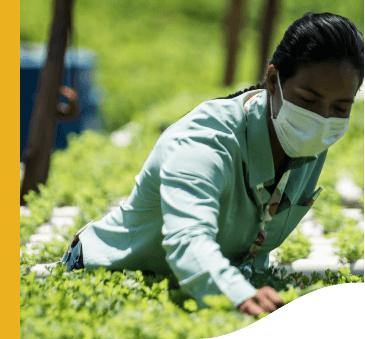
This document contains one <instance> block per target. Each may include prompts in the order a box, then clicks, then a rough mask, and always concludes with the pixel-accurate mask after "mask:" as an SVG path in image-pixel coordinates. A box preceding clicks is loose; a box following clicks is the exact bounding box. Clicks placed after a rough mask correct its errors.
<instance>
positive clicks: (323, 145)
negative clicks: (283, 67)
mask: <svg viewBox="0 0 365 339" xmlns="http://www.w3.org/2000/svg"><path fill="white" fill-rule="evenodd" d="M278 83H279V89H280V94H281V100H282V102H283V104H282V105H281V107H280V110H279V113H278V116H277V118H276V119H274V116H273V110H272V95H270V107H271V119H272V121H273V124H274V127H275V131H276V134H277V136H278V139H279V141H280V144H281V147H282V148H283V149H284V152H285V153H286V154H287V155H288V156H289V157H291V158H295V157H307V156H314V155H317V154H319V153H321V152H323V151H324V150H326V149H327V148H328V147H330V146H331V145H332V144H334V143H335V142H336V141H337V140H339V139H340V138H341V137H342V136H343V135H344V134H345V132H346V131H347V130H348V129H349V122H350V118H351V117H348V118H332V117H331V118H324V117H322V116H320V115H318V114H317V113H314V112H311V111H308V110H306V109H304V108H302V107H299V106H297V105H294V104H292V103H291V102H289V101H286V100H284V97H283V93H282V90H281V85H280V79H279V72H278Z"/></svg>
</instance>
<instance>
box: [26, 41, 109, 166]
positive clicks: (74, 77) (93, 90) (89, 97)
mask: <svg viewBox="0 0 365 339" xmlns="http://www.w3.org/2000/svg"><path fill="white" fill-rule="evenodd" d="M46 57H47V45H44V44H39V43H28V42H21V43H20V161H23V151H24V149H25V147H26V143H27V138H28V132H29V125H30V124H29V122H30V119H31V115H32V112H33V108H34V105H35V99H36V94H37V90H38V88H39V85H40V84H39V83H38V80H39V79H40V71H41V69H42V66H43V64H44V62H45V60H46ZM94 62H95V55H94V53H93V52H92V51H91V50H87V49H76V48H72V47H71V48H68V49H67V51H66V55H65V64H64V72H63V81H62V84H63V85H64V86H68V87H72V88H74V89H76V91H77V93H78V99H79V109H80V115H79V117H78V118H75V119H73V120H69V121H61V120H58V121H57V123H56V130H55V134H54V141H53V147H54V148H66V147H67V139H66V135H67V134H68V133H70V132H74V133H78V134H79V133H80V132H81V131H82V130H84V129H93V130H97V131H100V130H102V129H103V127H104V126H103V121H102V119H101V116H100V113H99V109H98V106H99V104H100V100H99V95H98V94H99V93H100V89H99V88H97V87H95V86H93V84H92V82H93V78H92V75H93V66H94ZM59 101H60V102H67V101H66V99H65V98H64V97H63V96H60V99H59Z"/></svg>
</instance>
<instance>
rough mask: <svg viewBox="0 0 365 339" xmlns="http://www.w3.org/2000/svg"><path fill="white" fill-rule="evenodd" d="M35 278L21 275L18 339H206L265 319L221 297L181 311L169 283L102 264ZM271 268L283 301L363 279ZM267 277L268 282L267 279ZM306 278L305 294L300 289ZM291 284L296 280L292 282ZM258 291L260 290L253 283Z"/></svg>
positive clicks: (342, 271)
mask: <svg viewBox="0 0 365 339" xmlns="http://www.w3.org/2000/svg"><path fill="white" fill-rule="evenodd" d="M51 271H52V272H53V274H52V275H49V276H48V277H47V278H45V279H41V280H37V279H36V275H35V272H34V273H30V274H24V272H22V273H21V275H20V284H21V290H20V309H21V312H20V326H21V337H22V338H37V339H42V338H49V336H52V337H53V338H104V337H108V338H109V337H110V338H123V339H124V338H131V339H134V338H156V339H157V338H196V339H198V338H206V337H214V336H219V335H224V334H227V333H231V332H233V331H236V330H238V329H241V328H243V327H245V326H247V325H249V324H251V323H253V322H255V321H258V320H260V319H262V318H263V317H265V316H266V315H267V314H268V313H263V314H261V315H260V316H259V317H257V318H255V317H252V316H246V317H244V316H243V315H242V314H240V313H239V312H237V311H236V309H235V308H234V307H233V305H232V303H231V301H230V300H229V299H228V298H227V297H226V296H225V295H210V296H206V297H205V298H204V301H205V302H206V303H207V305H209V306H210V307H208V308H204V309H198V307H197V304H196V302H195V300H193V299H190V298H187V299H186V296H185V297H184V298H185V300H184V302H183V307H182V306H180V305H178V304H177V303H175V302H173V301H172V300H171V299H170V295H171V294H170V293H171V292H173V291H175V292H176V291H177V290H176V289H173V288H172V287H171V286H170V281H169V278H167V277H164V276H161V275H158V276H156V277H155V276H151V275H145V274H143V273H142V272H141V271H129V270H123V272H118V271H115V272H112V271H109V270H106V269H105V268H103V267H100V268H98V269H97V270H94V271H92V272H88V271H86V270H85V269H82V270H76V271H72V272H70V273H67V272H66V267H65V265H62V264H60V265H58V266H57V267H55V268H53V269H51ZM277 273H278V270H277V269H273V268H269V269H268V270H266V271H265V272H264V273H263V274H260V275H261V276H263V277H265V279H267V280H270V281H276V282H277V283H278V284H277V286H276V287H277V291H278V292H279V295H280V296H281V297H282V299H283V301H284V303H285V304H287V303H289V302H291V301H292V300H295V299H297V298H299V297H301V296H302V295H304V294H307V293H310V292H312V291H314V290H317V289H319V288H322V287H325V286H329V285H333V284H339V283H356V282H360V283H361V282H363V281H364V278H363V276H353V275H351V272H350V270H349V269H346V268H343V269H340V270H339V272H338V273H334V272H332V271H331V270H327V271H326V277H325V278H322V277H321V275H319V274H317V273H315V272H314V273H313V274H312V279H311V281H309V279H308V278H306V277H303V274H302V273H296V274H291V275H288V276H286V277H285V278H283V277H279V276H278V275H277ZM269 277H271V279H268V278H269ZM305 278H306V279H307V284H306V286H305V288H304V289H302V288H300V287H299V284H302V283H303V281H305ZM294 281H296V282H294ZM255 287H256V288H260V287H259V286H258V285H257V284H255Z"/></svg>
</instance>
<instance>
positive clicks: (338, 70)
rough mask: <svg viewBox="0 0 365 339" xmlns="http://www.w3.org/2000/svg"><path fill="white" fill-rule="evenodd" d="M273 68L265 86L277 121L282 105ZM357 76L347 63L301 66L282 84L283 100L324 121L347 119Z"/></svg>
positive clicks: (269, 72) (357, 83) (270, 69)
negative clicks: (271, 99)
mask: <svg viewBox="0 0 365 339" xmlns="http://www.w3.org/2000/svg"><path fill="white" fill-rule="evenodd" d="M277 81H278V77H277V72H276V70H275V68H273V67H271V68H270V67H269V70H268V77H267V84H268V89H269V92H270V94H271V95H272V96H273V103H272V105H273V113H274V114H273V115H274V118H276V117H277V115H278V112H279V110H280V107H281V105H282V100H281V94H280V89H279V85H278V82H277ZM359 81H360V79H359V76H358V74H357V71H356V70H355V68H354V67H353V66H352V65H351V64H350V63H348V62H341V63H338V62H320V63H313V64H310V65H306V66H302V67H300V68H299V69H298V71H297V73H296V75H295V76H293V77H291V78H289V79H288V80H287V81H286V82H285V84H284V86H283V85H282V84H281V83H280V84H281V89H282V92H283V97H284V99H285V100H287V101H289V102H291V103H293V104H294V105H297V106H300V107H303V108H305V109H307V110H309V111H312V112H314V113H317V114H318V115H321V116H322V117H324V118H328V117H337V118H348V117H349V116H350V111H351V107H352V103H353V102H354V98H355V94H356V90H357V88H358V86H359Z"/></svg>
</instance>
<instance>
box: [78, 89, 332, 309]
mask: <svg viewBox="0 0 365 339" xmlns="http://www.w3.org/2000/svg"><path fill="white" fill-rule="evenodd" d="M256 92H258V91H250V92H246V93H243V94H241V95H240V96H237V97H235V98H233V99H216V100H210V101H206V102H203V103H201V104H200V105H199V106H197V107H196V108H195V109H193V110H192V111H191V112H190V113H188V114H187V115H185V116H184V117H183V118H181V119H180V120H179V121H177V122H176V123H175V124H173V125H171V126H170V127H169V128H168V129H167V130H166V131H165V132H164V133H163V134H162V135H161V136H160V138H159V139H158V141H157V143H156V145H155V146H154V148H153V149H152V151H151V153H150V155H149V157H148V159H147V160H146V162H145V164H144V165H143V167H142V170H141V172H140V173H139V174H138V175H137V176H136V177H135V179H136V184H135V186H134V188H133V191H132V193H131V195H130V196H129V198H128V200H127V201H125V202H122V203H121V205H120V208H119V209H117V210H116V211H114V212H111V213H109V214H107V215H106V216H105V217H104V218H102V219H101V220H99V221H95V222H93V223H92V224H91V225H90V226H89V227H88V228H87V229H86V230H85V231H84V232H83V233H81V235H80V241H81V243H82V248H83V260H84V265H85V267H86V269H87V270H92V269H95V268H97V267H99V266H104V267H106V268H108V269H111V270H122V269H123V268H126V269H129V270H142V271H143V270H151V271H154V272H156V273H158V274H169V273H171V272H173V273H174V275H175V276H176V278H177V280H178V282H179V285H180V286H181V289H182V291H183V292H185V293H186V294H188V295H190V296H191V297H193V298H194V299H195V300H196V301H197V303H198V306H199V307H200V308H204V307H206V305H205V304H204V302H203V300H202V297H203V296H204V295H207V294H222V293H223V294H225V295H227V296H228V297H229V299H230V300H231V301H232V302H233V303H234V305H235V306H238V305H240V304H241V303H242V302H243V301H245V300H246V299H248V298H250V297H252V296H254V295H255V294H256V292H257V290H256V289H255V288H254V287H253V286H252V285H251V284H250V283H249V282H248V281H247V280H245V278H244V276H243V275H242V274H241V273H240V271H239V270H238V269H237V267H236V266H238V265H239V264H240V263H241V260H242V258H243V253H245V252H248V251H249V249H250V247H251V245H252V244H253V243H254V241H255V240H256V236H257V233H258V231H259V223H260V215H261V213H262V209H261V200H260V197H259V195H258V193H257V190H256V185H257V184H259V183H262V182H265V183H266V184H267V185H269V184H272V183H274V176H275V171H274V163H273V157H272V153H271V146H270V137H269V129H268V125H267V120H266V102H267V101H266V100H267V91H263V92H262V93H261V94H260V95H259V96H258V98H257V99H255V100H254V101H253V102H252V104H251V106H250V109H249V113H248V117H247V122H246V117H245V114H244V111H243V103H244V99H245V98H246V96H247V95H249V94H252V93H256ZM326 155H327V150H326V151H324V152H322V153H320V154H319V155H318V156H314V157H305V158H291V159H290V162H289V165H288V169H291V173H290V177H289V181H288V184H287V186H286V188H285V191H284V196H283V199H282V201H281V203H280V206H279V207H278V210H277V212H276V214H275V216H274V218H273V220H272V221H271V222H270V223H269V224H268V225H267V231H268V233H267V237H266V239H265V241H264V243H263V245H262V246H261V248H260V250H259V251H258V252H257V253H258V254H257V258H256V261H255V264H254V265H255V267H256V268H267V267H268V265H269V252H270V251H272V250H273V249H275V248H276V247H278V246H280V244H281V243H282V242H283V241H284V240H285V239H286V238H287V236H288V235H289V234H290V233H291V232H292V231H293V230H294V228H295V227H296V226H297V225H298V223H299V221H300V220H301V219H302V218H303V217H304V215H305V214H306V213H307V212H308V210H309V209H310V207H306V206H301V205H302V204H304V203H305V202H306V201H307V200H308V199H309V198H310V195H311V194H312V193H313V192H314V190H315V188H316V184H317V181H318V178H319V175H320V173H321V170H322V167H323V164H324V161H325V158H326ZM269 198H270V194H269V193H268V191H266V189H265V190H264V207H265V206H266V204H267V202H268V200H269Z"/></svg>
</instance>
